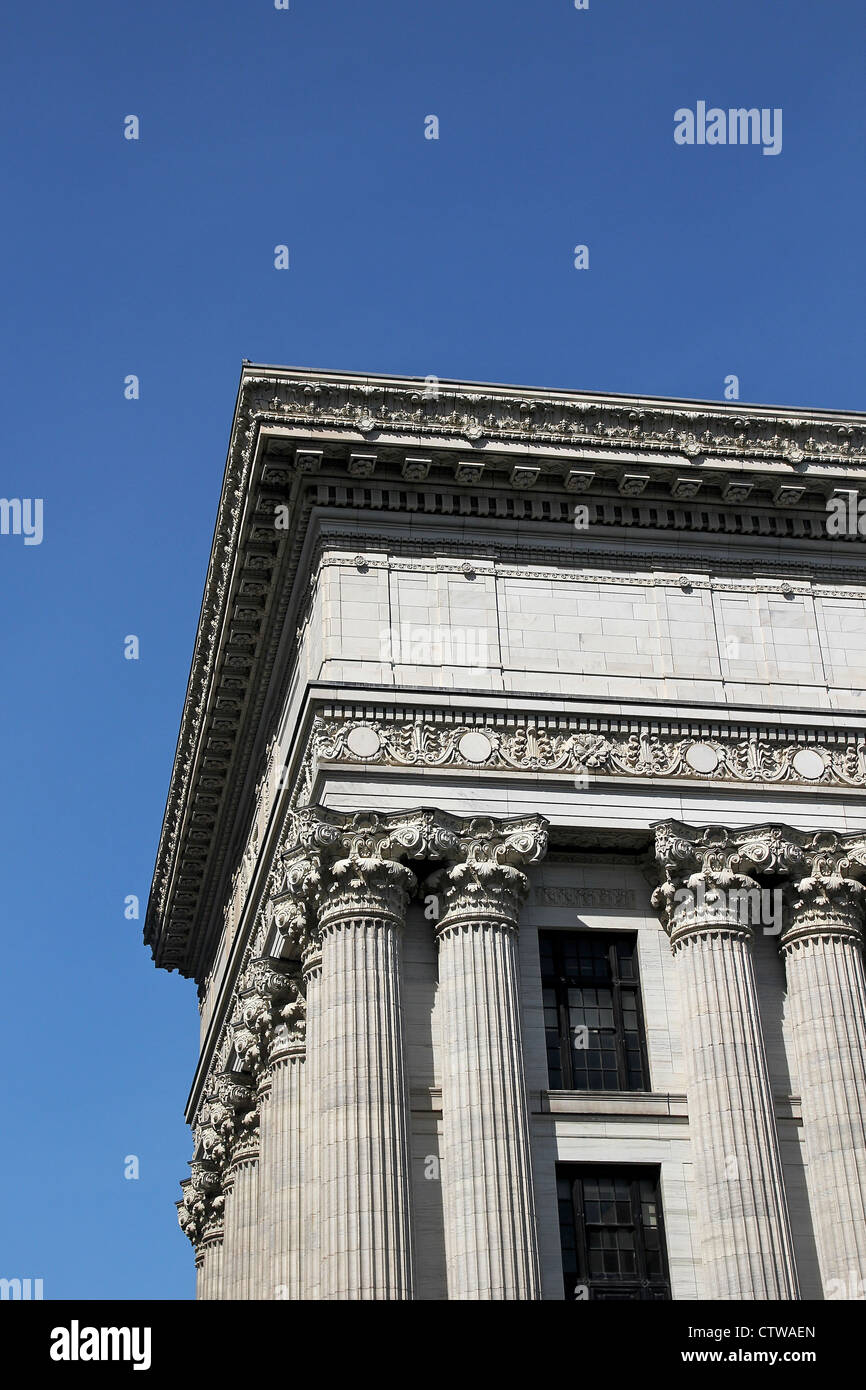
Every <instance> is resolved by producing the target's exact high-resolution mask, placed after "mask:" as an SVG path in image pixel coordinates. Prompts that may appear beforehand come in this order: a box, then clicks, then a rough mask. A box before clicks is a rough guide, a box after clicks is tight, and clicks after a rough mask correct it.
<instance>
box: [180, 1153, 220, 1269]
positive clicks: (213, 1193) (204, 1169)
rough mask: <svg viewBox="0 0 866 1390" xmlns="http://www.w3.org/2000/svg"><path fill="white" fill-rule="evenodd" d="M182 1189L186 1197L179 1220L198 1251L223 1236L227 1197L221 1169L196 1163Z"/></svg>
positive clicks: (213, 1165)
mask: <svg viewBox="0 0 866 1390" xmlns="http://www.w3.org/2000/svg"><path fill="white" fill-rule="evenodd" d="M180 1186H181V1191H182V1192H183V1197H182V1198H181V1200H180V1201H179V1202H178V1203H177V1219H178V1222H179V1224H180V1228H181V1230H182V1231H183V1233H184V1235H185V1236H186V1237H187V1238H188V1240H189V1241H190V1242H191V1243H192V1245H193V1246H194V1247H195V1248H196V1249H198V1247H199V1246H200V1245H202V1244H203V1243H204V1242H205V1241H206V1240H210V1239H216V1238H217V1237H221V1236H222V1232H223V1217H224V1210H225V1197H224V1196H223V1190H222V1177H221V1175H220V1171H219V1168H218V1167H217V1166H216V1164H214V1163H207V1162H206V1163H201V1162H195V1161H193V1162H192V1163H191V1164H190V1176H189V1177H188V1178H187V1179H186V1180H185V1181H184V1182H182V1183H181V1185H180Z"/></svg>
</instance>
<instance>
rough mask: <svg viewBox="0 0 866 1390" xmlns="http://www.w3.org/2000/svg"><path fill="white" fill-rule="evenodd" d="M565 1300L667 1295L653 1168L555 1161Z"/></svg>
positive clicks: (668, 1287) (656, 1181) (656, 1188)
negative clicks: (605, 1166)
mask: <svg viewBox="0 0 866 1390" xmlns="http://www.w3.org/2000/svg"><path fill="white" fill-rule="evenodd" d="M556 1190H557V1196H558V1198H559V1231H560V1237H561V1240H562V1271H563V1276H564V1278H565V1297H566V1299H580V1300H584V1299H595V1300H597V1299H603V1300H605V1301H608V1302H613V1301H617V1302H622V1301H626V1302H628V1301H637V1300H640V1301H645V1300H658V1299H669V1298H670V1296H671V1290H670V1283H669V1280H668V1268H667V1254H666V1251H665V1240H664V1226H663V1223H662V1208H661V1197H660V1193H659V1173H658V1169H657V1168H595V1167H592V1168H590V1167H585V1166H584V1165H582V1164H580V1165H577V1164H564V1163H560V1164H557V1167H556Z"/></svg>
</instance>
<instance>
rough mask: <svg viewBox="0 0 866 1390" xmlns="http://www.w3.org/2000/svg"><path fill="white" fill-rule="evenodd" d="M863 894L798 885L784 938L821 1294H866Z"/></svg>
mask: <svg viewBox="0 0 866 1390" xmlns="http://www.w3.org/2000/svg"><path fill="white" fill-rule="evenodd" d="M863 897H864V890H863V888H862V886H861V885H860V884H859V883H855V882H852V881H851V880H843V879H842V878H840V877H835V878H833V879H828V878H825V879H821V878H814V877H812V878H808V879H803V880H801V881H800V882H798V883H797V884H796V885H795V886H794V891H793V895H792V904H791V916H790V924H789V926H788V927H787V930H786V932H785V934H784V936H783V938H782V952H783V956H784V959H785V967H786V972H787V981H788V1004H789V1008H790V1010H791V1017H792V1022H793V1028H794V1045H795V1049H796V1056H797V1070H798V1073H799V1089H800V1100H801V1106H802V1116H803V1133H804V1138H805V1145H806V1157H807V1169H806V1183H807V1187H808V1192H809V1204H810V1207H811V1211H812V1224H813V1228H814V1232H815V1241H816V1244H817V1248H818V1261H819V1265H820V1270H821V1280H822V1284H823V1288H824V1296H825V1298H839V1297H842V1298H852V1297H855V1298H857V1297H859V1298H862V1297H863V1294H862V1288H863V1283H862V1281H864V1280H866V978H864V969H863V954H862V948H863V935H862V915H863V902H862V900H863Z"/></svg>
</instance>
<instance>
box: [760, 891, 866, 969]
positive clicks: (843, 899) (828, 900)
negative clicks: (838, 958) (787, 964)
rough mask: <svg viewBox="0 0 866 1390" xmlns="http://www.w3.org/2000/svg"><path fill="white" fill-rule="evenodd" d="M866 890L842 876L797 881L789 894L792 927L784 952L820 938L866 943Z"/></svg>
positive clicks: (785, 936) (785, 938) (785, 937)
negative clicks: (865, 924) (865, 932)
mask: <svg viewBox="0 0 866 1390" xmlns="http://www.w3.org/2000/svg"><path fill="white" fill-rule="evenodd" d="M864 908H866V888H864V886H863V884H862V883H860V882H859V881H858V880H857V879H854V878H845V877H843V875H842V874H839V873H832V874H811V875H809V877H808V878H801V879H797V880H796V881H795V882H794V883H792V884H791V885H790V888H789V892H788V924H787V927H786V930H785V932H784V934H783V936H782V939H781V943H780V944H781V947H782V951H783V953H787V952H790V951H792V950H794V949H795V948H796V947H797V946H798V945H799V944H800V943H802V942H804V941H809V940H815V939H816V938H819V937H827V936H832V937H838V938H843V937H844V938H847V939H849V940H852V941H854V942H855V944H857V945H859V944H861V943H862V941H863V915H864Z"/></svg>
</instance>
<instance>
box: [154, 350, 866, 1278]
mask: <svg viewBox="0 0 866 1390" xmlns="http://www.w3.org/2000/svg"><path fill="white" fill-rule="evenodd" d="M864 423H866V420H864V417H863V416H853V415H843V414H839V413H835V412H829V411H817V410H809V411H793V410H778V409H771V408H764V407H750V408H746V407H742V406H740V405H738V404H734V405H716V404H708V403H702V402H695V401H677V400H657V399H633V398H626V397H623V396H611V395H608V396H600V395H589V394H582V393H579V392H561V391H560V392H551V391H540V390H527V389H523V388H519V389H518V388H514V387H504V386H479V385H475V384H471V383H462V382H452V381H436V380H435V379H433V378H427V379H426V380H425V381H417V380H407V379H402V378H391V377H366V376H357V375H353V374H348V373H326V372H314V371H296V370H288V369H282V368H271V367H258V366H250V365H245V366H244V368H243V372H242V377H241V383H240V389H239V395H238V401H237V407H236V413H235V419H234V425H233V430H232V436H231V443H230V448H229V454H228V462H227V467H226V474H225V481H224V486H223V492H222V498H221V501H220V505H219V513H218V518H217V524H216V531H215V536H214V543H213V551H212V555H211V560H210V566H209V570H208V575H207V581H206V587H205V594H204V601H203V606H202V612H201V619H200V623H199V628H198V635H197V639H196V645H195V652H194V656H193V662H192V670H191V674H190V679H189V687H188V692H187V697H186V703H185V707H184V712H183V719H182V724H181V730H180V738H179V742H178V748H177V754H176V759H175V764H174V771H173V774H172V779H171V785H170V790H169V796H168V804H167V809H166V814H165V820H164V825H163V830H162V836H161V840H160V845H159V851H158V857H157V863H156V869H155V874H154V880H153V887H152V891H151V897H150V905H149V910H148V916H147V923H146V929H145V936H146V941H147V942H148V943H149V945H150V946H151V949H152V952H153V956H154V959H155V962H156V964H157V965H158V966H161V967H163V968H165V969H169V970H179V971H180V972H181V973H182V974H184V975H187V976H190V977H192V978H194V979H195V980H196V981H197V983H198V988H199V999H200V1009H201V1057H200V1062H199V1066H198V1069H197V1071H196V1073H195V1076H194V1079H193V1083H192V1091H191V1094H190V1098H189V1104H188V1111H187V1114H188V1120H189V1123H190V1125H191V1127H192V1129H193V1133H194V1149H193V1157H192V1163H191V1169H192V1172H191V1176H190V1177H189V1178H188V1179H187V1180H186V1181H185V1182H184V1183H182V1190H183V1199H182V1201H181V1202H180V1203H179V1211H180V1221H181V1225H182V1227H183V1229H184V1230H185V1232H186V1234H187V1235H188V1236H189V1238H190V1240H191V1241H192V1243H193V1246H194V1249H195V1261H196V1267H197V1270H198V1296H199V1297H200V1298H207V1299H234V1298H237V1299H253V1298H263V1299H273V1298H277V1299H279V1298H289V1299H299V1298H308V1299H359V1298H382V1299H537V1298H546V1299H569V1300H572V1299H574V1300H578V1301H583V1300H586V1299H589V1300H594V1299H668V1298H672V1299H695V1298H714V1299H733V1298H746V1299H783V1300H787V1299H798V1298H802V1299H816V1298H840V1297H842V1298H857V1297H863V1288H864V1286H863V1282H862V1281H863V1280H864V1278H866V1135H864V1109H866V1017H864V1005H866V993H864V973H863V957H862V941H863V915H864V896H866V894H864V887H863V884H864V881H866V803H864V786H866V739H864V731H866V692H864V687H866V606H864V581H866V559H864V548H863V543H862V541H861V540H860V538H859V537H858V535H857V526H856V514H857V512H856V503H857V497H856V495H853V496H852V495H849V494H856V490H857V489H858V488H859V487H860V486H861V484H862V483H863V480H864V477H866V431H864ZM843 494H844V495H845V506H846V507H848V508H849V511H848V512H846V513H845V514H846V516H847V515H848V514H849V512H850V516H852V517H854V525H853V526H850V525H849V526H848V527H847V528H840V527H836V528H835V530H832V531H831V529H830V528H829V527H828V516H829V514H830V513H829V512H828V503H829V505H830V507H831V508H832V507H834V506H836V504H835V503H834V502H833V501H832V499H833V498H834V497H835V496H836V495H843ZM849 504H850V507H849ZM852 532H853V534H852Z"/></svg>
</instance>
